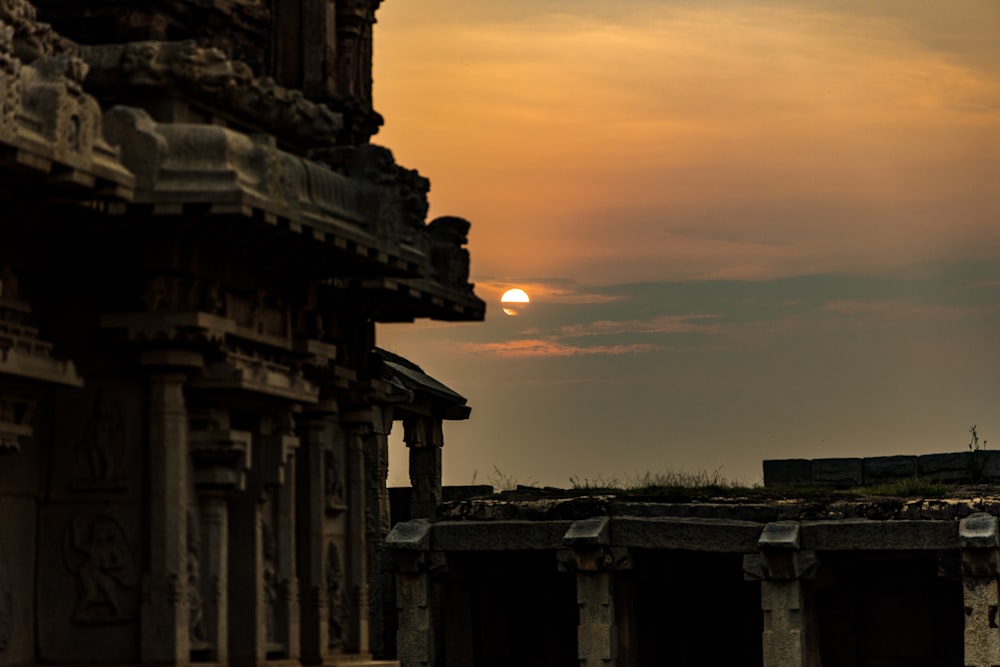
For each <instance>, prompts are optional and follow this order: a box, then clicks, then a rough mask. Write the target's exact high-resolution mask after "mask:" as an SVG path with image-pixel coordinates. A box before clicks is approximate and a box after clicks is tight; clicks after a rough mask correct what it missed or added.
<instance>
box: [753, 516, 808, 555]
mask: <svg viewBox="0 0 1000 667" xmlns="http://www.w3.org/2000/svg"><path fill="white" fill-rule="evenodd" d="M757 544H758V546H760V548H761V549H798V548H799V523H798V522H797V521H775V522H773V523H769V524H767V525H766V526H764V530H763V531H762V532H761V534H760V539H759V540H758V541H757Z"/></svg>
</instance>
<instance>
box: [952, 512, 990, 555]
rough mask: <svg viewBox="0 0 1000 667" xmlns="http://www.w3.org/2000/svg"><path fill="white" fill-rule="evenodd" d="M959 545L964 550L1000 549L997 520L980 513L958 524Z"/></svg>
mask: <svg viewBox="0 0 1000 667" xmlns="http://www.w3.org/2000/svg"><path fill="white" fill-rule="evenodd" d="M958 537H959V544H960V546H961V547H962V548H963V549H995V548H997V547H1000V534H998V522H997V518H996V517H995V516H993V515H991V514H986V513H984V512H980V513H977V514H973V515H972V516H969V517H966V518H964V519H962V520H961V522H959V524H958Z"/></svg>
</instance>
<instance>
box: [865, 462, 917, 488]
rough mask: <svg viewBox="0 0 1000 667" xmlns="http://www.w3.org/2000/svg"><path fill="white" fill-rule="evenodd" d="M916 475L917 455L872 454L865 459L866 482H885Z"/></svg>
mask: <svg viewBox="0 0 1000 667" xmlns="http://www.w3.org/2000/svg"><path fill="white" fill-rule="evenodd" d="M916 476H917V457H916V456H872V457H869V458H866V459H864V470H863V482H864V483H865V484H885V483H886V482H895V481H898V480H901V479H912V478H914V477H916Z"/></svg>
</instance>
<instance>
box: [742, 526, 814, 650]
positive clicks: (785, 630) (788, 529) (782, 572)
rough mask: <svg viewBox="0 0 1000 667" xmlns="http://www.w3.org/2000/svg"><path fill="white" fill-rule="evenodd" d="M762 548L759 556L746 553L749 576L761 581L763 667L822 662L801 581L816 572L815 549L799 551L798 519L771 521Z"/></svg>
mask: <svg viewBox="0 0 1000 667" xmlns="http://www.w3.org/2000/svg"><path fill="white" fill-rule="evenodd" d="M758 547H759V548H760V550H761V551H760V554H751V555H747V556H745V557H744V572H745V574H746V576H747V578H749V579H756V580H759V581H760V603H761V611H762V612H763V614H764V631H763V635H762V637H761V642H762V647H763V653H764V667H805V666H806V665H814V664H818V663H817V662H816V654H817V647H815V646H814V645H813V644H814V642H813V639H812V635H811V632H812V626H813V625H814V619H813V618H812V613H813V610H812V609H811V608H810V607H809V605H808V604H807V597H806V595H805V591H804V588H803V584H802V580H803V579H804V578H811V577H812V576H813V575H814V569H815V564H816V555H815V553H814V552H811V551H801V550H800V549H799V524H798V522H797V521H777V522H774V523H769V524H767V525H766V526H765V527H764V530H763V532H762V533H761V537H760V540H759V541H758Z"/></svg>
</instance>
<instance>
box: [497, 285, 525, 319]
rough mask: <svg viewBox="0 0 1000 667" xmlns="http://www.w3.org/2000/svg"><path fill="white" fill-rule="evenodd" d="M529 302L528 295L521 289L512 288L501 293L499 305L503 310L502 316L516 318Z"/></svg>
mask: <svg viewBox="0 0 1000 667" xmlns="http://www.w3.org/2000/svg"><path fill="white" fill-rule="evenodd" d="M530 302H531V299H529V298H528V293H527V292H525V291H524V290H523V289H519V288H514V289H509V290H507V291H506V292H504V293H503V296H502V297H500V304H501V307H502V308H503V313H504V315H509V316H510V317H517V316H518V315H520V314H521V312H522V310H523V309H524V308H525V307H526V306H527V305H528V304H529V303H530Z"/></svg>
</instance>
